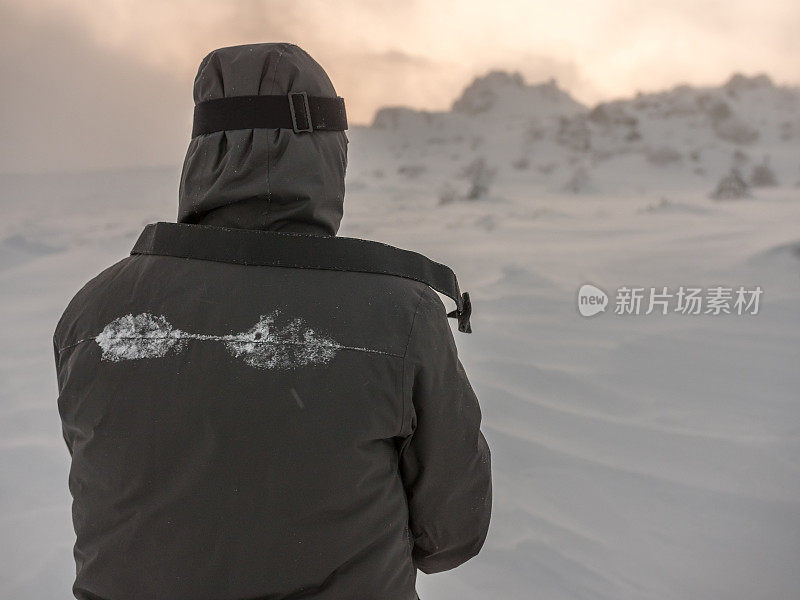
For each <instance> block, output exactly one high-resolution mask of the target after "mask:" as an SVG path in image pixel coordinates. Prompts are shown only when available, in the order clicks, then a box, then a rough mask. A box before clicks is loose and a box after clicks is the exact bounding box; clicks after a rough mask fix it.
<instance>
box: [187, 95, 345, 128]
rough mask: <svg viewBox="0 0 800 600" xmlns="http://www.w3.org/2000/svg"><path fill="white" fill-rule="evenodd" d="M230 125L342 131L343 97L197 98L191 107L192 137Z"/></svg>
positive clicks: (237, 126) (343, 116)
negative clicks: (192, 120)
mask: <svg viewBox="0 0 800 600" xmlns="http://www.w3.org/2000/svg"><path fill="white" fill-rule="evenodd" d="M234 129H293V130H294V131H295V132H296V133H301V132H311V131H344V130H345V129H347V114H346V113H345V110H344V99H343V98H339V97H335V98H333V97H326V96H309V95H308V94H306V93H305V92H292V93H289V94H282V95H277V96H231V97H230V98H216V99H214V100H206V101H204V102H200V103H199V104H197V105H196V106H195V107H194V126H193V127H192V137H197V136H198V135H204V134H206V133H213V132H215V131H231V130H234Z"/></svg>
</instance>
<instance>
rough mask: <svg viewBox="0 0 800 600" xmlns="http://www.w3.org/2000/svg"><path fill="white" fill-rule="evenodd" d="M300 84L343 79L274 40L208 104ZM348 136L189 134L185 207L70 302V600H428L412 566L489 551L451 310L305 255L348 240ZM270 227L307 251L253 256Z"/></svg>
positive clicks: (249, 56)
mask: <svg viewBox="0 0 800 600" xmlns="http://www.w3.org/2000/svg"><path fill="white" fill-rule="evenodd" d="M301 91H302V92H306V93H307V94H308V96H309V97H335V96H336V94H335V91H334V89H333V86H332V85H331V83H330V81H329V80H328V78H327V76H326V75H325V73H324V71H322V69H321V67H319V65H317V63H316V62H314V61H313V59H311V58H310V57H309V56H308V55H307V54H306V53H305V52H304V51H302V50H301V49H300V48H298V47H297V46H294V45H291V44H259V45H253V46H241V47H234V48H225V49H221V50H218V51H215V52H213V53H211V54H210V55H209V56H208V57H206V59H205V60H204V61H203V63H202V64H201V67H200V70H199V72H198V76H197V79H196V82H195V101H196V102H197V103H201V102H204V101H208V100H212V99H215V98H224V97H238V96H266V95H270V96H275V95H280V94H283V95H285V94H287V93H289V92H301ZM346 147H347V138H346V136H345V133H344V132H343V131H341V130H337V129H334V128H333V126H332V127H331V129H330V130H320V131H316V130H315V131H310V132H297V131H293V130H292V129H285V128H283V129H279V128H258V127H257V128H241V129H235V130H222V131H215V132H211V133H200V134H198V135H196V136H195V137H194V138H193V139H192V142H191V145H190V148H189V152H188V154H187V159H186V163H185V165H184V172H183V176H182V181H181V194H180V196H181V197H180V211H179V221H180V222H181V224H160V225H158V226H151V227H149V228H148V229H146V230H145V232H144V233H143V234H142V239H140V241H139V243H137V246H136V248H135V249H134V253H133V254H132V256H130V257H128V258H125V259H124V260H122V261H120V262H119V263H117V264H116V265H114V266H112V267H110V268H109V269H107V270H106V271H104V272H103V273H101V274H100V275H99V276H98V277H96V278H95V279H93V280H92V281H91V282H89V283H88V284H87V285H86V286H85V287H84V288H83V289H82V290H81V291H80V292H79V293H78V294H77V295H76V296H75V298H74V299H73V301H72V302H71V303H70V305H69V307H68V308H67V310H66V311H65V313H64V316H63V317H62V319H61V321H60V322H59V325H58V327H57V329H56V333H55V336H54V343H55V348H56V363H57V370H58V379H59V391H60V396H59V410H60V413H61V417H62V421H63V428H64V437H65V440H66V442H67V445H68V447H69V450H70V453H71V455H72V469H71V472H70V490H71V492H72V494H73V496H74V502H73V518H74V524H75V530H76V533H77V540H76V544H75V550H74V552H75V560H76V563H77V578H76V582H75V586H74V590H73V591H74V593H75V595H76V597H77V598H82V599H90V600H97V599H101V600H134V599H135V600H141V599H142V598H148V599H152V600H166V599H169V600H189V599H191V600H204V599H207V600H234V599H235V600H246V599H253V600H255V599H267V598H269V599H270V600H273V599H274V600H280V599H289V598H307V599H324V600H336V599H353V598H357V599H365V600H369V599H381V600H392V599H398V600H400V599H402V600H412V599H414V598H416V593H415V591H414V581H415V576H416V569H417V568H419V569H422V570H423V571H425V572H436V571H442V570H446V569H450V568H453V567H455V566H457V565H459V564H461V563H463V562H464V561H466V560H467V559H469V558H470V557H472V556H474V555H475V554H477V552H478V551H479V549H480V548H481V546H482V544H483V540H484V538H485V536H486V531H487V528H488V523H489V512H490V504H491V482H490V474H489V473H490V468H489V450H488V448H487V446H486V443H485V440H484V439H483V436H482V435H481V433H480V430H479V425H480V410H479V408H478V404H477V400H476V398H475V396H474V394H473V392H472V389H471V388H470V385H469V383H468V381H467V378H466V375H465V374H464V372H463V369H462V368H461V365H460V363H459V361H458V357H457V354H456V349H455V345H454V341H453V336H452V334H451V332H450V328H449V325H448V323H447V315H446V313H445V308H444V305H443V304H442V302H441V301H440V300H439V297H438V296H437V294H436V293H435V292H434V291H433V290H432V289H431V288H429V287H428V286H427V285H425V284H424V283H421V282H418V281H413V280H411V279H408V278H404V277H398V276H395V275H390V274H381V273H376V272H369V273H365V272H351V271H346V270H331V269H323V268H313V265H314V259H315V256H314V255H313V253H312V255H308V245H307V241H308V240H309V239H311V238H313V239H316V240H318V239H320V237H326V238H330V241H334V240H335V238H333V237H331V236H334V235H335V233H336V231H337V229H338V226H339V221H340V219H341V215H342V204H343V196H344V171H345V166H346ZM276 231H277V232H282V235H281V234H280V233H278V234H276V233H274V232H276ZM265 236H270V239H271V240H272V242H271V243H275V239H276V238H277V239H278V240H279V243H282V244H285V246H286V247H287V248H289V249H292V248H295V247H297V248H301V247H302V248H303V249H304V252H306V255H305V256H303V257H302V258H303V261H305V264H307V265H310V266H311V267H312V268H291V267H287V266H275V265H274V264H265V261H261V260H259V255H260V253H261V254H263V251H262V250H260V246H259V244H260V243H261V241H262V240H263V239H265ZM324 243H327V242H323V243H322V245H323V246H324ZM261 258H263V256H262V257H261ZM318 258H319V256H318ZM266 262H268V261H266Z"/></svg>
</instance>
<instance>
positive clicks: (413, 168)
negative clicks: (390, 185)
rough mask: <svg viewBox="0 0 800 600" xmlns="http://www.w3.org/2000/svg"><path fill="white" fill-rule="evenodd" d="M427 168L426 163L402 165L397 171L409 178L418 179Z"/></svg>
mask: <svg viewBox="0 0 800 600" xmlns="http://www.w3.org/2000/svg"><path fill="white" fill-rule="evenodd" d="M426 170H427V167H426V166H425V165H400V166H399V167H397V173H398V174H399V175H402V176H404V177H407V178H409V179H416V178H417V177H419V176H420V175H422V174H423V173H424V172H425V171H426Z"/></svg>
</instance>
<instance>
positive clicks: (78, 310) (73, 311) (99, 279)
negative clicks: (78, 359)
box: [53, 256, 134, 349]
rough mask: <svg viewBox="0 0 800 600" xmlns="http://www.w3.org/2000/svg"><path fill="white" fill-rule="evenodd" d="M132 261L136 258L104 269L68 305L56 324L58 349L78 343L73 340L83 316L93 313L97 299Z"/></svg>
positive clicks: (123, 260)
mask: <svg viewBox="0 0 800 600" xmlns="http://www.w3.org/2000/svg"><path fill="white" fill-rule="evenodd" d="M132 260H134V257H132V256H126V257H125V258H123V259H122V260H119V261H117V262H116V263H114V264H113V265H111V266H109V267H107V268H105V269H103V270H102V271H100V273H98V274H97V275H95V276H94V277H93V278H92V279H90V280H89V281H87V282H86V283H85V284H84V285H83V287H81V288H80V289H79V290H78V291H77V292H76V293H75V295H74V296H73V297H72V299H71V300H70V301H69V303H67V307H66V308H65V309H64V312H63V313H62V314H61V318H60V319H59V320H58V323H57V324H56V328H55V331H54V333H53V344H54V345H55V347H56V349H60V348H63V347H64V346H66V345H69V344H70V343H72V341H77V340H73V338H74V337H75V336H76V332H77V331H78V330H79V325H80V322H81V315H82V314H87V313H91V312H92V308H93V305H94V303H95V302H96V301H97V298H99V297H100V296H101V294H102V292H103V291H104V290H106V289H107V288H108V286H109V283H110V282H111V281H113V280H114V279H116V278H117V277H118V276H119V274H120V273H121V272H122V271H124V270H125V269H126V267H127V266H128V265H129V264H130V262H131V261H132Z"/></svg>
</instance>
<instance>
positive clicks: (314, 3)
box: [0, 0, 800, 171]
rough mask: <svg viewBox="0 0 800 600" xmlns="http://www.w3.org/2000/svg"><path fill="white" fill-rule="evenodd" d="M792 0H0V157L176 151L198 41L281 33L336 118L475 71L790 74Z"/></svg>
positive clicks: (588, 89)
mask: <svg viewBox="0 0 800 600" xmlns="http://www.w3.org/2000/svg"><path fill="white" fill-rule="evenodd" d="M798 22H800V3H798V2H797V1H796V0H759V1H755V0H728V1H727V2H724V3H722V2H697V1H696V0H653V1H652V2H647V3H631V2H629V1H628V0H563V1H562V2H561V3H558V4H556V5H554V4H552V3H551V2H547V3H545V2H544V0H534V1H531V0H508V1H507V2H505V3H503V5H502V10H498V6H497V5H496V4H487V3H486V2H484V1H483V0H458V1H457V0H437V1H433V0H430V1H427V2H423V1H422V0H414V1H412V2H403V3H397V2H390V1H389V0H354V1H353V2H347V3H331V2H329V1H327V0H237V1H235V2H233V1H228V0H171V1H169V2H164V1H163V0H0V39H2V45H3V52H2V53H0V77H2V81H3V85H2V86H0V102H2V106H3V113H2V115H0V126H2V127H3V128H4V129H3V131H4V142H5V143H4V144H3V146H2V147H0V171H14V170H41V169H43V168H47V169H50V168H59V169H70V168H79V167H80V168H84V167H107V166H122V165H128V164H130V165H138V164H161V163H166V162H169V163H173V164H174V163H176V162H180V160H181V158H182V156H183V150H184V147H185V144H186V142H187V140H188V135H189V129H190V126H191V123H190V121H191V88H192V80H193V77H194V74H195V70H196V68H197V65H198V63H199V62H200V59H201V58H202V57H203V56H204V55H205V54H206V53H207V52H209V51H210V50H212V49H214V48H217V47H221V46H229V45H234V44H243V43H254V42H265V41H288V42H294V43H296V44H298V45H300V46H302V47H303V48H305V49H306V50H308V52H309V53H310V54H311V55H312V56H314V57H315V58H316V59H317V60H318V61H319V62H320V64H322V65H323V67H325V69H326V70H327V71H328V73H329V74H330V76H331V79H332V81H333V82H334V85H335V86H336V89H337V92H338V93H339V94H341V95H342V96H344V97H345V99H346V101H347V107H348V117H349V120H350V122H351V123H354V124H356V123H368V122H370V121H371V119H372V116H373V115H374V113H375V111H376V110H377V109H378V108H379V107H381V106H384V105H398V104H400V105H407V106H412V107H415V108H423V109H429V110H441V109H447V108H448V107H449V106H450V104H451V103H452V101H453V99H454V98H456V97H458V96H459V94H460V93H461V90H462V89H463V88H464V87H465V86H466V85H468V84H469V83H470V82H471V80H472V79H473V78H474V77H475V76H478V75H482V74H484V73H486V72H487V71H489V70H491V69H495V68H503V69H509V70H517V71H520V72H521V73H522V74H523V75H524V76H525V78H526V80H528V81H530V82H535V81H539V80H544V79H549V78H551V77H555V78H556V79H558V81H559V83H560V85H561V86H562V87H564V88H566V89H568V90H569V91H570V92H571V93H573V94H574V95H575V96H576V97H577V98H578V99H579V100H581V101H582V102H584V103H592V102H596V101H599V100H606V99H609V98H612V97H616V96H621V95H630V94H633V93H635V92H636V91H637V90H652V89H659V88H665V87H669V86H671V85H674V84H676V83H679V82H687V83H693V84H716V83H718V82H720V81H723V80H724V79H726V78H727V77H728V76H729V75H730V74H731V72H734V71H744V72H751V73H752V72H759V71H768V72H770V74H771V75H773V76H774V77H775V78H776V79H777V80H778V81H781V82H790V83H791V82H797V81H798V75H797V68H796V57H797V56H798V55H800V36H798V35H797V34H796V29H797V23H798Z"/></svg>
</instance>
